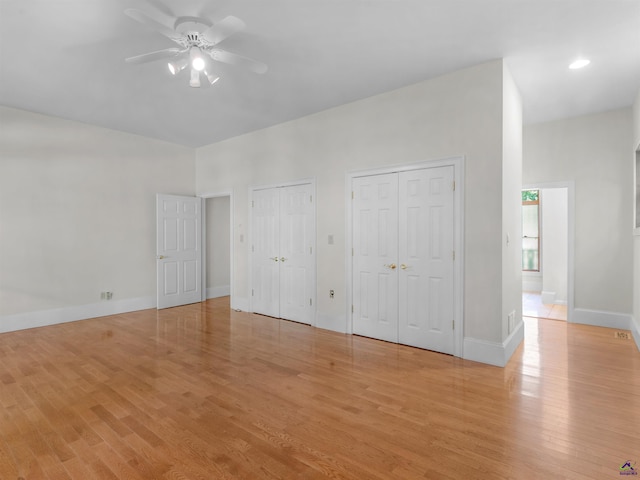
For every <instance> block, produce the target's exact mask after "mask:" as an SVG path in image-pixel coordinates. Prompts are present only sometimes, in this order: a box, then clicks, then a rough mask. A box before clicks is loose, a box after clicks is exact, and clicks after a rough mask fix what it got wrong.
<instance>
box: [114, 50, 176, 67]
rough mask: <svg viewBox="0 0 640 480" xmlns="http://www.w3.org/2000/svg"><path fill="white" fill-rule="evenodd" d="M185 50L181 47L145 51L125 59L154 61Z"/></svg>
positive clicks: (139, 61) (130, 61)
mask: <svg viewBox="0 0 640 480" xmlns="http://www.w3.org/2000/svg"><path fill="white" fill-rule="evenodd" d="M182 51H183V50H181V49H179V48H165V49H164V50H158V51H156V52H150V53H143V54H142V55H136V56H135V57H129V58H126V59H125V62H127V63H146V62H153V61H154V60H160V59H161V58H169V57H175V56H176V55H179V54H180V53H181V52H182Z"/></svg>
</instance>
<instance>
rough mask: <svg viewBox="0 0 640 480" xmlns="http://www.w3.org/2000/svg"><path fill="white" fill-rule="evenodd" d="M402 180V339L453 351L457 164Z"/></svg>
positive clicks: (407, 174) (411, 174)
mask: <svg viewBox="0 0 640 480" xmlns="http://www.w3.org/2000/svg"><path fill="white" fill-rule="evenodd" d="M398 182H399V188H398V192H399V202H398V203H399V210H398V212H399V218H398V224H399V230H398V233H399V236H398V238H399V242H398V261H399V262H400V263H399V265H398V295H399V298H398V308H399V310H398V322H399V324H398V341H399V342H400V343H402V344H405V345H412V346H414V347H420V348H426V349H428V350H434V351H437V352H442V353H449V354H453V318H454V317H453V313H454V312H453V262H454V259H453V250H454V248H453V167H449V166H447V167H438V168H427V169H424V170H414V171H410V172H401V173H399V174H398Z"/></svg>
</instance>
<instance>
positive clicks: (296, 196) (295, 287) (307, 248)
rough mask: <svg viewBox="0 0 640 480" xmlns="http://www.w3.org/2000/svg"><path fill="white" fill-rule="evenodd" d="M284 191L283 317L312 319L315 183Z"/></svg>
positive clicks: (282, 240)
mask: <svg viewBox="0 0 640 480" xmlns="http://www.w3.org/2000/svg"><path fill="white" fill-rule="evenodd" d="M277 190H279V192H280V249H279V251H280V262H279V266H280V299H279V303H280V315H279V316H280V317H281V318H285V319H287V320H295V321H297V322H302V323H307V324H311V323H312V314H313V297H314V289H315V288H314V284H315V282H314V277H315V257H314V252H313V248H314V243H315V221H314V208H313V187H312V185H311V184H305V185H294V186H290V187H283V188H279V189H277Z"/></svg>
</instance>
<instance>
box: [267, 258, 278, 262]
mask: <svg viewBox="0 0 640 480" xmlns="http://www.w3.org/2000/svg"><path fill="white" fill-rule="evenodd" d="M269 260H273V261H274V262H277V261H278V257H269Z"/></svg>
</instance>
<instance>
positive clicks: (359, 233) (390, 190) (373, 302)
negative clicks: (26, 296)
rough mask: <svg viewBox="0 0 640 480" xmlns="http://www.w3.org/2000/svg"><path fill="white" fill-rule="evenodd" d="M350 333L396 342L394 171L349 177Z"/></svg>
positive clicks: (396, 279) (395, 188) (396, 294)
mask: <svg viewBox="0 0 640 480" xmlns="http://www.w3.org/2000/svg"><path fill="white" fill-rule="evenodd" d="M352 189H353V216H352V218H353V333H356V334H358V335H364V336H367V337H373V338H379V339H381V340H387V341H389V342H397V341H398V272H397V257H398V175H397V174H395V173H392V174H387V175H372V176H368V177H358V178H355V179H354V180H353V185H352Z"/></svg>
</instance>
